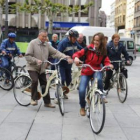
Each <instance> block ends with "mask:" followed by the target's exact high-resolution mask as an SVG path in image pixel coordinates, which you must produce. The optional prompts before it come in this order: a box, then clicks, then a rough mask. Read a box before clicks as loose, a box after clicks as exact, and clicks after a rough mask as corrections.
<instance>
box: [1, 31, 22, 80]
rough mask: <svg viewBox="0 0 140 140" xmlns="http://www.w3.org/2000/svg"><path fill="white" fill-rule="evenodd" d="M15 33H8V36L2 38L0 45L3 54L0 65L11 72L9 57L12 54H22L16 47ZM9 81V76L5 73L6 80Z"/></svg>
mask: <svg viewBox="0 0 140 140" xmlns="http://www.w3.org/2000/svg"><path fill="white" fill-rule="evenodd" d="M15 38H16V34H15V33H9V34H8V38H7V39H5V40H3V42H2V43H1V46H0V50H1V53H2V54H3V56H2V57H1V60H2V64H1V66H2V67H4V68H6V69H8V70H9V71H10V72H11V59H12V57H13V55H16V54H17V55H18V56H19V57H22V54H21V52H20V50H19V48H18V47H17V45H16V43H15ZM8 81H9V76H8V75H7V80H6V82H8Z"/></svg>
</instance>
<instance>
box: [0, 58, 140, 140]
mask: <svg viewBox="0 0 140 140" xmlns="http://www.w3.org/2000/svg"><path fill="white" fill-rule="evenodd" d="M20 64H25V61H24V59H21V60H20ZM127 69H128V71H129V72H128V76H129V77H128V88H129V89H128V98H127V100H126V102H125V103H124V104H122V103H120V102H119V100H118V97H117V93H116V90H111V91H110V93H109V95H108V97H107V100H108V103H107V104H106V122H105V127H104V129H103V131H102V132H101V133H100V134H99V135H95V134H93V133H92V131H91V128H90V124H89V120H88V118H87V117H82V116H80V114H79V109H80V107H79V103H78V102H79V101H78V92H77V91H76V90H75V91H73V92H71V93H69V99H68V100H65V111H66V113H65V115H64V117H62V116H61V115H60V112H59V108H58V106H57V107H56V108H55V109H50V108H45V107H44V105H43V101H42V100H40V101H39V105H38V106H28V107H22V106H20V105H19V104H18V103H17V102H16V101H15V99H14V96H13V91H12V90H11V91H8V92H7V91H4V90H2V89H0V140H25V139H26V140H138V139H139V138H140V55H138V57H137V59H136V60H135V61H134V63H133V65H132V66H128V67H127ZM51 96H54V92H53V91H51ZM53 102H54V101H52V103H53Z"/></svg>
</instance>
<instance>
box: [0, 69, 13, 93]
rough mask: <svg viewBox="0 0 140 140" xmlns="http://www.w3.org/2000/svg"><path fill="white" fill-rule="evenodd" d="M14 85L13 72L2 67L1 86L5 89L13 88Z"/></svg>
mask: <svg viewBox="0 0 140 140" xmlns="http://www.w3.org/2000/svg"><path fill="white" fill-rule="evenodd" d="M13 86H14V79H13V76H12V75H11V73H10V72H9V71H8V70H7V69H5V68H2V67H0V87H1V88H2V89H4V90H11V89H12V88H13Z"/></svg>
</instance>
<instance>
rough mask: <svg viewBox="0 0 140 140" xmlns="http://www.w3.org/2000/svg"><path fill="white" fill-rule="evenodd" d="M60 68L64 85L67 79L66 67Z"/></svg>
mask: <svg viewBox="0 0 140 140" xmlns="http://www.w3.org/2000/svg"><path fill="white" fill-rule="evenodd" d="M59 69H60V76H61V83H62V85H63V86H64V85H65V81H66V73H65V68H63V67H59Z"/></svg>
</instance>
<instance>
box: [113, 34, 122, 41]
mask: <svg viewBox="0 0 140 140" xmlns="http://www.w3.org/2000/svg"><path fill="white" fill-rule="evenodd" d="M114 38H119V39H120V35H119V34H117V33H116V34H114V35H113V36H112V40H114Z"/></svg>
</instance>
